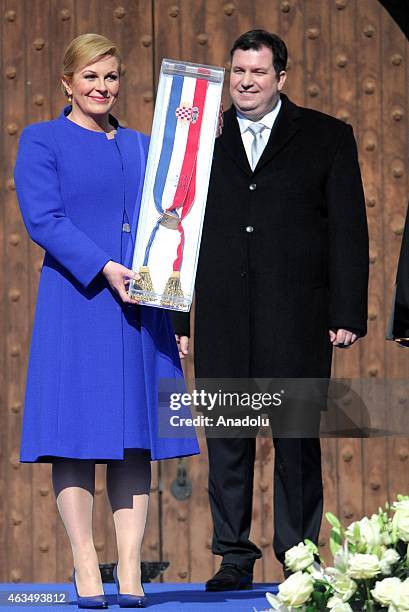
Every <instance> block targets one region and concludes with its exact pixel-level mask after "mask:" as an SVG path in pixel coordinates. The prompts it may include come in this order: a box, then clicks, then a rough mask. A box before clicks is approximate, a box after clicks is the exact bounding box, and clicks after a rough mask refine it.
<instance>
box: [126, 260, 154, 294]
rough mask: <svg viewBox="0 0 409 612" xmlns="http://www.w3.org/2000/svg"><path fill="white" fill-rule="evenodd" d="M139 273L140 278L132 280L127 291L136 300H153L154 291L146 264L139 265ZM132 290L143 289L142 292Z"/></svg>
mask: <svg viewBox="0 0 409 612" xmlns="http://www.w3.org/2000/svg"><path fill="white" fill-rule="evenodd" d="M139 274H140V276H141V278H140V279H139V280H133V281H132V285H131V291H130V292H129V295H130V297H131V298H132V299H134V300H136V301H137V302H146V301H149V302H155V301H156V297H155V291H154V288H153V283H152V278H151V274H150V272H149V268H148V266H141V267H140V268H139ZM134 291H143V294H141V293H134Z"/></svg>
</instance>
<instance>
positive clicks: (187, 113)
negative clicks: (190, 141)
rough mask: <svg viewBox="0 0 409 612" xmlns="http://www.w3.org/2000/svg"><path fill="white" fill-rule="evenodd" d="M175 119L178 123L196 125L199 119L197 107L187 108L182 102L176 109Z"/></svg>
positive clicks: (187, 105)
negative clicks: (184, 122) (183, 122)
mask: <svg viewBox="0 0 409 612" xmlns="http://www.w3.org/2000/svg"><path fill="white" fill-rule="evenodd" d="M176 117H177V118H178V119H179V121H186V122H188V123H196V121H197V119H198V117H199V109H198V108H197V106H193V107H192V106H189V104H186V103H184V102H182V103H181V105H180V106H179V107H178V108H177V109H176Z"/></svg>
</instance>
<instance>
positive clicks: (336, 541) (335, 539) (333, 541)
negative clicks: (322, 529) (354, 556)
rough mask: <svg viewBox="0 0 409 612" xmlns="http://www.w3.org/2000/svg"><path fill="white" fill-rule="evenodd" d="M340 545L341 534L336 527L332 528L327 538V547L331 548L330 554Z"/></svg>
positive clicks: (333, 553)
mask: <svg viewBox="0 0 409 612" xmlns="http://www.w3.org/2000/svg"><path fill="white" fill-rule="evenodd" d="M341 546H342V536H341V534H340V532H339V531H337V530H336V529H332V531H331V535H330V539H329V548H330V550H331V553H332V555H335V553H336V552H337V551H338V550H339V549H340V548H341Z"/></svg>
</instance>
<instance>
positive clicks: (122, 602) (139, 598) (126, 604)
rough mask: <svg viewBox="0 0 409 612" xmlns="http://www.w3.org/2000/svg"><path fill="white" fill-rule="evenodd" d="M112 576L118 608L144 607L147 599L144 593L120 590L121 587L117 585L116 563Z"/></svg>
mask: <svg viewBox="0 0 409 612" xmlns="http://www.w3.org/2000/svg"><path fill="white" fill-rule="evenodd" d="M113 576H114V580H115V584H116V588H117V589H118V605H119V607H120V608H146V604H147V601H148V598H147V597H146V595H130V594H126V593H121V592H120V591H121V588H120V586H119V580H118V572H117V565H115V567H114V571H113Z"/></svg>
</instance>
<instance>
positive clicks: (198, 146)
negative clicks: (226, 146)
mask: <svg viewBox="0 0 409 612" xmlns="http://www.w3.org/2000/svg"><path fill="white" fill-rule="evenodd" d="M223 81H224V69H223V68H217V67H214V66H205V65H203V64H191V63H186V62H184V63H182V62H178V61H173V60H168V59H164V60H163V61H162V66H161V72H160V78H159V86H158V92H157V98H156V104H155V113H154V118H153V126H152V135H151V142H150V147H149V154H148V161H147V168H146V174H145V181H144V186H143V192H142V200H141V209H140V215H139V221H138V228H137V233H136V242H135V250H134V256H133V264H132V268H133V270H134V271H136V272H138V273H139V274H140V276H141V278H140V280H138V281H131V283H130V286H129V295H130V297H131V298H133V299H135V300H136V301H138V302H139V303H141V304H145V305H148V306H156V307H159V308H168V309H171V310H183V311H188V310H190V307H191V304H192V299H193V291H194V283H195V275H196V268H197V260H198V255H199V247H200V238H201V233H202V225H203V218H204V213H205V206H206V198H207V191H208V186H209V178H210V171H211V165H212V157H213V148H214V142H215V138H216V132H217V128H218V123H219V116H220V103H221V95H222V89H223Z"/></svg>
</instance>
